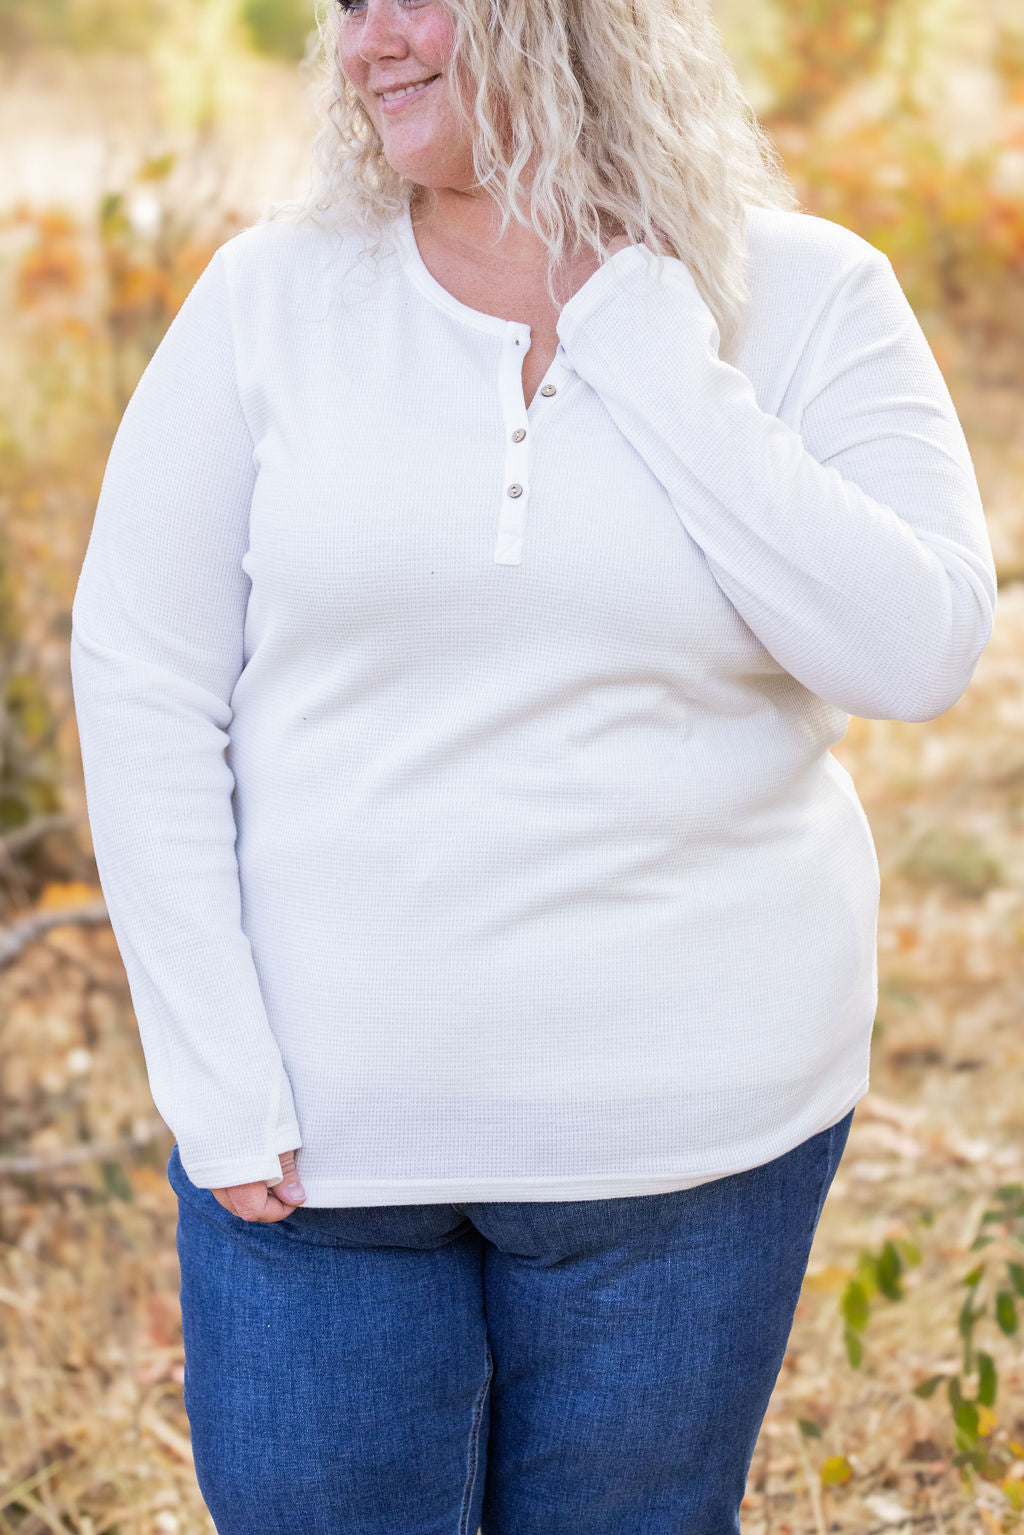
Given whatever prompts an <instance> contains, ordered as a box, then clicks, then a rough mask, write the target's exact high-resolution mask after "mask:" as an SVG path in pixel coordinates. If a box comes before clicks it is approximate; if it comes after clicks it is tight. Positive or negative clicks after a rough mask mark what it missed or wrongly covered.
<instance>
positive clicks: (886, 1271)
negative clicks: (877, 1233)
mask: <svg viewBox="0 0 1024 1535" xmlns="http://www.w3.org/2000/svg"><path fill="white" fill-rule="evenodd" d="M902 1273H903V1259H902V1258H901V1257H900V1255H899V1252H898V1251H897V1249H896V1245H895V1243H893V1242H886V1243H885V1244H884V1245H883V1247H882V1251H881V1253H880V1254H879V1257H878V1267H877V1274H878V1288H879V1289H880V1290H881V1292H882V1294H883V1295H884V1296H885V1298H886V1299H887V1300H902V1299H903V1286H902V1285H901V1283H900V1277H901V1275H902Z"/></svg>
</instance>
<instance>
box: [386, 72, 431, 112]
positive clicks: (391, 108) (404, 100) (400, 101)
mask: <svg viewBox="0 0 1024 1535" xmlns="http://www.w3.org/2000/svg"><path fill="white" fill-rule="evenodd" d="M440 78H441V77H440V75H435V76H434V77H433V79H431V80H424V81H423V83H422V85H421V86H420V88H419V90H418V91H410V93H409V94H408V96H399V97H397V98H396V100H394V101H385V100H384V97H383V94H382V93H381V92H380V91H377V92H376V96H377V100H378V101H379V103H380V109H381V111H382V112H400V111H401V110H402V108H403V107H405V106H411V105H412V103H413V102H414V101H419V99H420V97H421V96H422V95H424V93H425V92H426V91H427V90H429V89H430V87H431V86H432V85H436V84H437V82H438V80H439V79H440ZM410 83H411V82H410ZM401 88H402V87H401V86H400V85H393V86H389V87H388V89H389V90H401Z"/></svg>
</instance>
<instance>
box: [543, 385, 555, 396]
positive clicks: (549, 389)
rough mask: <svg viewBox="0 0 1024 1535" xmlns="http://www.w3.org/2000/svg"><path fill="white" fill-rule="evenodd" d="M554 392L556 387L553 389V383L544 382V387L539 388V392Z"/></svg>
mask: <svg viewBox="0 0 1024 1535" xmlns="http://www.w3.org/2000/svg"><path fill="white" fill-rule="evenodd" d="M555 393H556V389H555V385H554V384H545V385H544V388H543V389H542V390H541V394H555Z"/></svg>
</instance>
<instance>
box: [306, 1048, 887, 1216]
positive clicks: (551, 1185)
mask: <svg viewBox="0 0 1024 1535" xmlns="http://www.w3.org/2000/svg"><path fill="white" fill-rule="evenodd" d="M868 1087H869V1077H868V1076H864V1077H862V1078H861V1080H860V1081H859V1082H858V1084H857V1086H856V1088H854V1090H853V1091H852V1092H850V1093H847V1094H846V1096H845V1097H844V1098H843V1100H842V1103H841V1106H840V1107H838V1108H834V1107H833V1108H830V1109H829V1110H828V1111H827V1113H826V1114H825V1115H824V1117H823V1119H822V1122H821V1124H819V1125H817V1126H816V1127H815V1128H813V1129H811V1130H808V1131H806V1132H804V1131H801V1132H800V1133H799V1134H798V1135H797V1137H796V1139H795V1140H794V1139H792V1137H790V1136H788V1135H787V1134H785V1133H781V1134H780V1135H779V1136H778V1138H777V1139H778V1144H777V1145H770V1146H769V1149H768V1151H767V1154H766V1155H764V1156H759V1157H755V1158H754V1159H753V1160H750V1161H747V1160H744V1161H742V1164H741V1165H739V1166H735V1165H734V1166H729V1167H723V1168H721V1169H719V1170H717V1171H715V1172H703V1173H697V1174H690V1175H688V1174H686V1173H652V1174H649V1175H636V1176H633V1175H631V1174H628V1173H626V1174H610V1175H598V1176H586V1177H580V1178H573V1177H565V1176H563V1175H561V1174H558V1175H555V1176H553V1177H548V1178H445V1179H430V1178H427V1179H409V1178H370V1179H365V1180H358V1179H351V1178H314V1177H310V1176H307V1175H306V1174H305V1173H304V1172H303V1170H302V1166H301V1160H300V1163H299V1169H298V1170H299V1175H300V1177H301V1179H302V1186H303V1188H304V1189H305V1190H306V1198H305V1199H304V1200H303V1202H302V1208H303V1209H307V1210H315V1209H324V1208H328V1207H333V1208H349V1209H350V1208H353V1207H356V1206H367V1205H411V1204H417V1205H419V1204H425V1205H429V1204H463V1203H466V1202H472V1201H487V1202H488V1203H497V1202H507V1201H515V1202H516V1203H520V1202H529V1201H535V1200H559V1201H561V1200H581V1199H616V1198H634V1197H636V1196H637V1195H640V1194H671V1193H675V1192H676V1191H678V1190H681V1189H690V1188H697V1187H698V1186H699V1185H700V1184H702V1183H713V1182H714V1181H715V1180H716V1179H718V1178H728V1177H730V1176H732V1175H733V1174H735V1173H741V1172H748V1171H749V1170H750V1169H751V1168H752V1167H760V1166H762V1165H763V1164H764V1163H765V1162H771V1161H774V1160H775V1158H776V1157H781V1156H785V1154H786V1152H787V1151H792V1150H794V1148H795V1147H796V1146H799V1145H801V1144H802V1143H803V1142H804V1141H805V1140H809V1139H810V1138H811V1136H813V1135H820V1134H821V1132H822V1131H823V1130H828V1129H830V1128H831V1126H832V1125H834V1124H837V1123H838V1122H839V1120H840V1119H843V1118H844V1117H845V1116H846V1115H847V1114H848V1113H849V1112H850V1110H851V1109H852V1108H853V1107H854V1106H855V1105H856V1104H857V1103H858V1102H859V1101H860V1099H861V1098H863V1097H864V1095H865V1094H866V1093H867V1091H868Z"/></svg>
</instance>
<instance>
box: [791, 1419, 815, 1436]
mask: <svg viewBox="0 0 1024 1535" xmlns="http://www.w3.org/2000/svg"><path fill="white" fill-rule="evenodd" d="M796 1421H797V1423H798V1424H799V1425H800V1432H801V1434H803V1436H804V1438H805V1439H820V1438H821V1429H820V1428H819V1427H818V1425H817V1424H816V1423H815V1422H814V1421H813V1420H812V1419H811V1418H797V1420H796Z"/></svg>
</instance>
